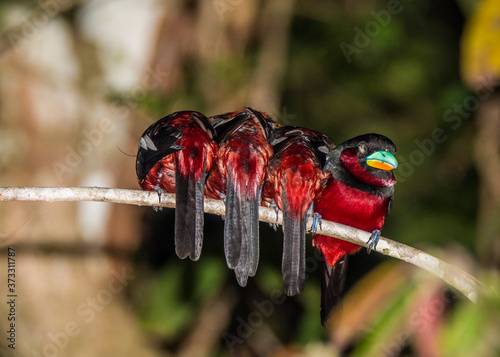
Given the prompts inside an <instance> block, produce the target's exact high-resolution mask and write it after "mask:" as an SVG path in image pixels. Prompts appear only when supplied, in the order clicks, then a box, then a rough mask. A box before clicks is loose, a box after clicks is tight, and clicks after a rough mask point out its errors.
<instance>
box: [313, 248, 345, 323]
mask: <svg viewBox="0 0 500 357" xmlns="http://www.w3.org/2000/svg"><path fill="white" fill-rule="evenodd" d="M348 257H349V256H348V254H346V255H344V256H343V257H342V258H340V259H339V260H338V261H337V262H336V263H335V265H334V266H333V267H331V266H328V264H326V261H325V259H321V262H320V265H321V324H322V325H323V326H325V325H326V323H327V321H328V318H329V317H330V314H331V312H332V310H333V308H334V307H335V306H337V305H338V304H339V303H340V302H341V301H342V297H343V294H344V286H345V278H346V275H347V262H348ZM322 258H323V257H322Z"/></svg>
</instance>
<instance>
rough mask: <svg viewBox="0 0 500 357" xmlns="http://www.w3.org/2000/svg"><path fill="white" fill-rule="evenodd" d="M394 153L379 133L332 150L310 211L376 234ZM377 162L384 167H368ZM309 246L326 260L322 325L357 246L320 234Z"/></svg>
mask: <svg viewBox="0 0 500 357" xmlns="http://www.w3.org/2000/svg"><path fill="white" fill-rule="evenodd" d="M395 152H396V147H395V146H394V144H393V143H392V141H390V140H389V139H388V138H386V137H385V136H382V135H378V134H366V135H361V136H359V137H356V138H353V139H351V140H348V141H346V142H344V143H342V144H340V145H339V146H337V147H336V148H335V149H334V150H332V151H331V153H330V154H329V157H328V163H327V165H326V169H327V170H329V171H330V172H331V173H332V176H331V177H330V179H329V180H328V181H327V184H326V186H325V188H324V190H323V192H322V194H321V196H320V197H319V199H318V200H317V201H316V203H315V211H316V212H317V213H319V214H320V215H321V217H322V219H325V220H329V221H333V222H337V223H341V224H345V225H349V226H352V227H355V228H359V229H362V230H365V231H368V232H372V237H375V236H376V234H380V232H379V231H380V230H381V229H382V226H383V225H384V221H385V218H386V216H387V214H388V213H389V210H390V207H391V204H392V200H393V197H394V188H393V186H394V184H395V183H396V180H395V178H394V175H393V173H392V168H396V167H397V161H396V159H395V158H394V156H393V155H394V154H395ZM379 160H382V161H383V162H385V164H384V165H385V166H381V165H375V166H371V165H373V162H374V161H377V162H379V163H380V161H379ZM377 166H381V167H387V169H379V168H377ZM375 238H376V239H378V237H375ZM313 245H314V246H316V247H317V248H318V249H319V250H320V251H321V253H322V255H323V256H324V257H325V262H324V263H323V265H322V270H323V272H322V273H323V274H322V322H323V323H325V322H326V320H327V318H328V316H329V313H330V311H331V310H332V308H333V307H334V306H335V305H336V304H337V303H338V302H339V301H340V299H341V296H342V293H343V286H344V281H345V274H346V271H347V270H346V267H347V256H348V255H349V254H354V253H356V252H358V251H359V250H360V248H361V247H360V246H358V245H355V244H352V243H349V242H346V241H343V240H339V239H335V238H331V237H327V236H323V235H319V234H318V235H316V236H315V237H314V239H313Z"/></svg>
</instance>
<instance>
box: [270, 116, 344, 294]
mask: <svg viewBox="0 0 500 357" xmlns="http://www.w3.org/2000/svg"><path fill="white" fill-rule="evenodd" d="M271 144H272V145H273V148H274V156H273V158H272V159H271V161H270V163H269V167H268V170H267V175H266V181H265V183H264V191H263V201H264V204H265V205H270V204H272V202H274V204H275V205H276V206H277V207H278V208H279V209H280V210H282V211H283V257H282V264H281V271H282V275H283V288H284V291H285V293H286V294H287V295H288V296H293V295H295V294H298V293H300V292H302V290H303V289H304V281H305V276H306V266H305V264H306V257H305V249H306V221H307V218H308V213H309V214H311V213H312V211H313V201H314V200H315V199H316V198H317V197H318V195H319V194H320V193H321V191H322V189H323V187H324V185H325V183H326V180H327V179H328V177H329V176H330V172H328V171H323V166H324V164H325V161H326V154H327V153H328V152H329V151H330V150H331V149H332V148H333V147H334V145H333V142H332V140H331V139H330V138H328V137H327V136H326V135H324V134H321V133H319V132H316V131H312V130H308V129H305V128H299V127H293V126H284V127H281V128H277V129H275V130H273V132H272V139H271ZM266 201H267V202H266Z"/></svg>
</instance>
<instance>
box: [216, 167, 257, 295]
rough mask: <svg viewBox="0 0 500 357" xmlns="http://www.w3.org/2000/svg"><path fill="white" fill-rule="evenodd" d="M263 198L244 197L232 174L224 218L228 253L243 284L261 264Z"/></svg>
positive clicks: (231, 266)
mask: <svg viewBox="0 0 500 357" xmlns="http://www.w3.org/2000/svg"><path fill="white" fill-rule="evenodd" d="M259 198H260V195H257V196H256V198H255V199H241V198H240V197H239V196H238V194H237V193H236V192H235V188H234V185H233V182H232V177H231V175H230V174H229V175H228V180H227V192H226V215H225V218H224V252H225V255H226V261H227V265H228V266H229V268H231V269H234V270H235V274H236V278H237V280H238V283H239V284H240V285H241V286H245V285H246V284H247V280H248V277H249V276H254V275H255V273H256V271H257V266H258V264H259Z"/></svg>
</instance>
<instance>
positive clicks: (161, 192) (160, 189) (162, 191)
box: [153, 185, 167, 212]
mask: <svg viewBox="0 0 500 357" xmlns="http://www.w3.org/2000/svg"><path fill="white" fill-rule="evenodd" d="M153 190H154V191H155V192H156V193H157V194H158V203H161V195H162V194H163V193H165V192H167V191H165V190H164V189H163V188H161V187H160V186H158V185H156V186H155V187H154V188H153ZM153 209H154V211H155V212H158V211H163V207H161V206H153Z"/></svg>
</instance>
